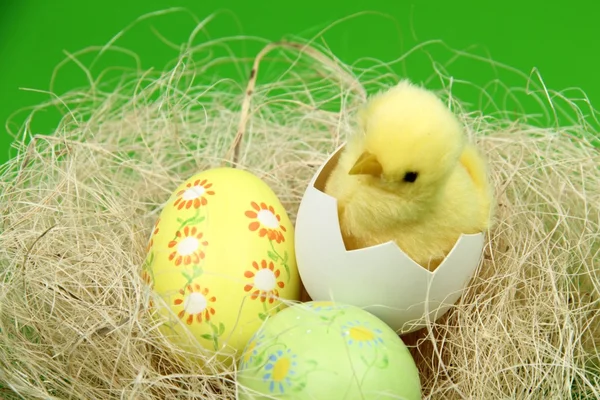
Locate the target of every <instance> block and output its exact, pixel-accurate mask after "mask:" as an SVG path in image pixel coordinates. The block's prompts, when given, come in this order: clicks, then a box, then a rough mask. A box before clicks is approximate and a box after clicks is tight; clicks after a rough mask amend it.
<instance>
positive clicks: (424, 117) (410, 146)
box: [349, 81, 466, 199]
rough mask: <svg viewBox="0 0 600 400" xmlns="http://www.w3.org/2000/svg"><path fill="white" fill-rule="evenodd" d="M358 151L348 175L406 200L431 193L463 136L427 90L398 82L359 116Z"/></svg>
mask: <svg viewBox="0 0 600 400" xmlns="http://www.w3.org/2000/svg"><path fill="white" fill-rule="evenodd" d="M359 122H360V126H361V130H362V138H361V142H362V143H361V146H362V150H363V152H362V154H361V155H360V156H359V157H358V159H357V160H356V162H355V164H354V166H353V167H352V168H351V169H350V171H349V174H351V175H361V176H362V177H361V179H364V180H366V182H367V183H369V184H370V185H374V186H376V187H377V188H379V189H381V190H384V191H387V192H393V193H396V194H398V195H406V196H410V197H411V198H415V199H417V198H423V197H427V196H433V195H434V194H435V193H436V192H437V191H438V190H439V188H440V187H441V186H442V185H443V183H444V181H445V180H447V178H448V177H449V175H450V173H451V172H452V170H453V169H454V168H455V167H456V165H457V163H458V162H459V158H460V155H461V152H462V150H463V148H464V146H465V143H466V138H465V135H464V131H463V129H462V126H461V125H460V123H459V121H458V120H457V118H456V117H455V116H454V114H453V113H452V112H451V111H450V110H449V109H448V107H446V105H445V104H444V103H443V102H442V101H441V100H440V99H439V98H438V97H437V96H435V95H434V94H433V93H432V92H430V91H427V90H425V89H422V88H420V87H417V86H414V85H412V84H410V83H409V82H407V81H403V82H401V83H400V84H398V85H397V86H395V87H393V88H392V89H390V90H388V91H387V92H384V93H381V94H379V95H376V96H375V97H373V98H372V99H371V100H370V101H369V102H368V103H367V104H366V106H365V107H364V108H363V109H362V110H361V112H360V114H359Z"/></svg>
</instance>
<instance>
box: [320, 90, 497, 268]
mask: <svg viewBox="0 0 600 400" xmlns="http://www.w3.org/2000/svg"><path fill="white" fill-rule="evenodd" d="M358 122H359V132H357V133H358V134H356V135H355V136H354V137H352V138H350V139H349V140H348V142H347V144H346V146H345V147H344V149H343V150H342V153H341V155H340V158H339V161H338V164H337V165H336V167H335V168H334V169H333V171H332V173H331V175H330V177H329V178H328V181H327V183H326V186H325V193H327V194H328V195H330V196H332V197H334V198H336V199H337V201H338V214H339V221H340V227H341V231H342V236H343V238H344V243H345V246H346V248H347V249H348V250H352V249H358V248H364V247H369V246H373V245H376V244H380V243H384V242H388V241H394V242H396V244H397V245H398V247H400V249H401V250H402V251H404V252H405V253H406V254H407V255H408V256H409V257H411V258H412V259H413V260H414V261H415V262H417V263H418V264H420V265H421V266H423V267H424V268H427V269H429V270H430V271H433V270H434V269H435V268H437V267H438V266H439V264H440V263H441V262H442V261H443V259H444V258H445V256H446V255H447V254H448V253H449V252H450V250H451V249H452V247H454V245H455V243H456V241H457V239H458V238H459V236H460V235H461V234H471V233H479V232H483V231H485V230H486V229H487V228H488V225H489V221H490V217H491V189H490V184H489V181H488V175H487V169H486V168H487V167H486V164H485V162H484V160H483V159H482V157H481V156H480V154H479V153H478V151H477V149H476V148H475V147H474V146H473V145H472V144H469V143H468V142H467V138H466V135H465V133H464V130H463V128H462V126H461V124H460V123H459V121H458V119H457V118H456V117H455V116H454V114H453V113H452V112H451V111H450V110H449V109H448V108H447V107H446V105H445V104H444V103H443V102H442V101H441V100H440V99H439V98H438V97H437V96H435V95H434V94H433V93H432V92H430V91H428V90H425V89H423V88H420V87H418V86H415V85H413V84H411V83H410V82H408V81H402V82H400V83H399V84H398V85H397V86H395V87H393V88H391V89H390V90H388V91H386V92H383V93H380V94H378V95H376V96H374V97H373V98H371V99H370V100H369V101H368V102H367V104H366V105H365V107H364V108H363V109H362V110H361V111H360V112H359V115H358Z"/></svg>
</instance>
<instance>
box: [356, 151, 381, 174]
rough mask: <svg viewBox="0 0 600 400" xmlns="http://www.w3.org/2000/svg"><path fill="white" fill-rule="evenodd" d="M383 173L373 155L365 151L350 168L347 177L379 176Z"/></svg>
mask: <svg viewBox="0 0 600 400" xmlns="http://www.w3.org/2000/svg"><path fill="white" fill-rule="evenodd" d="M382 172H383V168H382V167H381V164H380V163H379V161H378V160H377V157H376V156H375V155H374V154H371V153H369V152H368V151H365V152H364V153H362V154H361V155H360V157H358V160H356V163H354V165H353V166H352V168H350V172H348V174H349V175H372V176H379V175H381V173H382Z"/></svg>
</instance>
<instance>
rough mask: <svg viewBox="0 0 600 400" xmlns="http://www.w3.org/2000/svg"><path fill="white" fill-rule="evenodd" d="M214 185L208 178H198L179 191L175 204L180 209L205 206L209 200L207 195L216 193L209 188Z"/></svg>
mask: <svg viewBox="0 0 600 400" xmlns="http://www.w3.org/2000/svg"><path fill="white" fill-rule="evenodd" d="M211 187H212V183H208V181H207V180H206V179H203V180H200V179H198V180H196V181H195V182H193V183H192V182H190V183H188V184H187V185H185V189H182V190H180V191H179V192H177V200H175V203H174V204H173V205H174V206H175V207H177V209H178V210H181V209H183V208H184V207H185V208H186V209H190V208H192V207H194V208H200V207H201V206H205V205H206V204H207V203H208V201H207V200H206V196H212V195H214V194H215V192H214V191H213V190H209V189H210V188H211Z"/></svg>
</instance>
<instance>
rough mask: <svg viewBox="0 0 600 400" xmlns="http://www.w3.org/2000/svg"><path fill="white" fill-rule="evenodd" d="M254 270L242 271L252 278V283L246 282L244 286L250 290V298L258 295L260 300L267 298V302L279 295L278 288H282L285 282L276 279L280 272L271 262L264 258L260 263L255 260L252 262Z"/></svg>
mask: <svg viewBox="0 0 600 400" xmlns="http://www.w3.org/2000/svg"><path fill="white" fill-rule="evenodd" d="M252 267H253V268H254V271H252V270H250V271H246V272H244V276H245V277H246V278H248V279H251V280H252V283H248V284H247V285H246V286H244V290H245V291H246V292H252V294H251V296H250V298H251V299H252V300H256V299H258V298H259V297H260V301H262V302H263V303H264V302H265V301H266V300H267V299H268V300H269V303H273V301H274V300H275V299H276V298H277V297H279V291H278V288H279V289H283V287H284V286H285V284H284V283H283V282H282V281H280V280H278V279H279V276H280V275H281V272H280V271H279V269H276V268H275V265H274V264H273V262H269V263H267V261H266V260H262V261H261V263H260V265H258V263H257V262H256V261H253V262H252Z"/></svg>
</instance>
